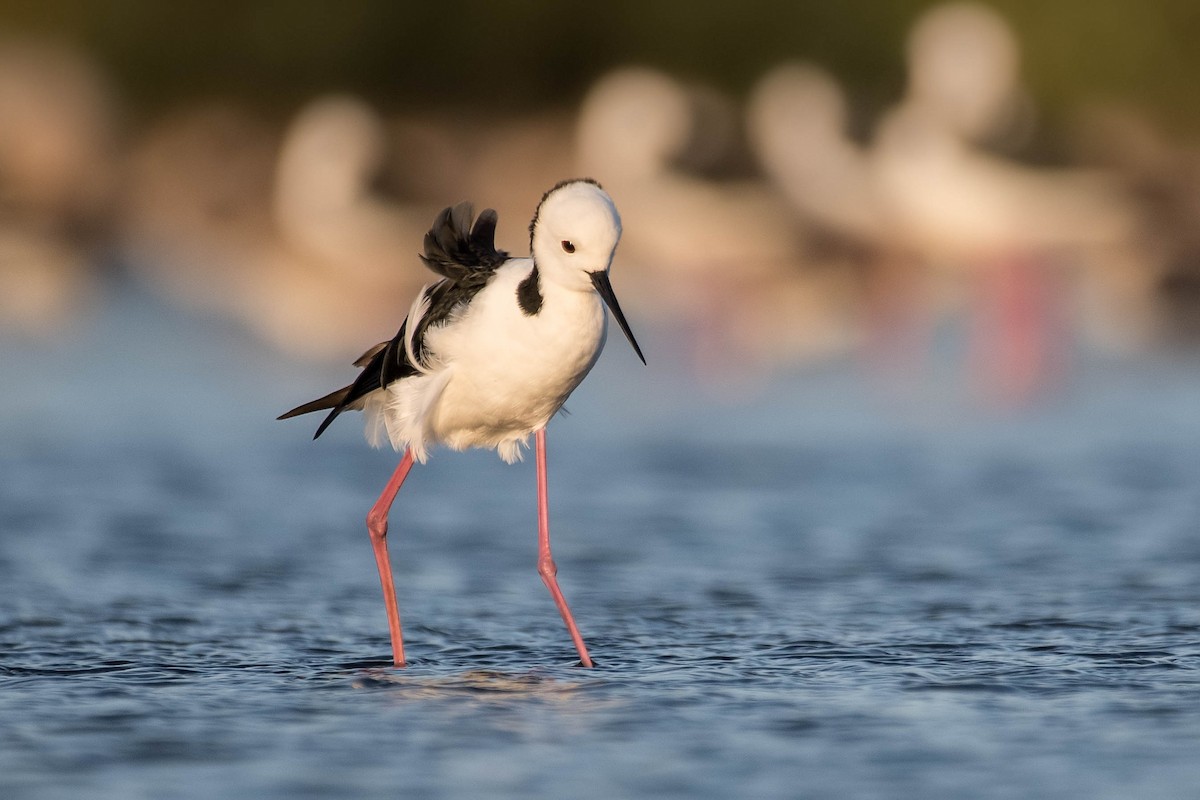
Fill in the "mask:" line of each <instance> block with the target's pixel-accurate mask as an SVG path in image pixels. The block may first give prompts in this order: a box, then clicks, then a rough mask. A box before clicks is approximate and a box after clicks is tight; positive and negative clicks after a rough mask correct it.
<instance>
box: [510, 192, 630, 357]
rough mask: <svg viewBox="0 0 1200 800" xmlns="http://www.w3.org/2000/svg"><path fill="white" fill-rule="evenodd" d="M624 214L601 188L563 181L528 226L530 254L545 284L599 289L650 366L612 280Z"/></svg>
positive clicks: (539, 208)
mask: <svg viewBox="0 0 1200 800" xmlns="http://www.w3.org/2000/svg"><path fill="white" fill-rule="evenodd" d="M620 240H621V216H620V215H619V214H618V213H617V207H616V206H615V205H613V201H612V198H611V197H609V196H608V193H607V192H605V191H604V190H603V189H602V188H600V184H598V183H596V182H595V181H593V180H591V179H587V178H583V179H577V180H569V181H563V182H562V183H559V184H558V185H557V186H555V187H554V188H553V189H551V190H550V191H548V192H546V194H545V195H544V196H543V197H542V202H541V203H539V204H538V207H537V211H536V212H535V213H534V215H533V222H531V223H529V250H530V253H531V254H532V255H533V261H534V264H536V265H537V271H538V274H539V275H540V276H541V279H542V280H545V281H548V282H551V283H554V284H557V285H559V286H562V287H564V288H568V289H574V290H576V291H592V290H594V291H595V292H596V293H597V294H599V295H600V298H601V299H602V300H604V303H605V305H607V306H608V309H609V311H611V312H612V315H613V318H615V319H616V321H617V324H618V325H620V326H621V330H622V331H624V332H625V336H626V337H628V339H629V343H630V344H632V345H633V349H634V351H636V352H637V354H638V357H639V358H641V359H642V361H643V362H645V360H646V359H645V357H643V356H642V350H641V348H640V347H638V344H637V341H636V340H635V339H634V338H633V333H632V332H630V330H629V324H628V323H627V322H626V321H625V315H624V314H623V313H621V306H620V305H619V304H618V303H617V297H616V295H615V294H614V293H613V289H612V284H611V283H610V282H609V279H608V270H609V268H610V267H611V266H612V260H613V254H614V253H615V252H616V250H617V242H619V241H620Z"/></svg>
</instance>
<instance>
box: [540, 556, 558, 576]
mask: <svg viewBox="0 0 1200 800" xmlns="http://www.w3.org/2000/svg"><path fill="white" fill-rule="evenodd" d="M537 571H538V574H539V575H541V576H542V577H543V578H553V577H554V576H555V575H557V574H558V565H557V564H555V563H554V559H552V558H539V559H538V565H537Z"/></svg>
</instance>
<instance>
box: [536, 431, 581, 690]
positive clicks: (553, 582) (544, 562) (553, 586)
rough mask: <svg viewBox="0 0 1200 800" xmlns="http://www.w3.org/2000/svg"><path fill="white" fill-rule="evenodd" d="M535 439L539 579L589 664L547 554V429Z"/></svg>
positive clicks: (548, 545) (548, 514)
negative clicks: (547, 590)
mask: <svg viewBox="0 0 1200 800" xmlns="http://www.w3.org/2000/svg"><path fill="white" fill-rule="evenodd" d="M535 438H536V441H537V479H538V574H539V575H541V576H542V582H543V583H545V584H546V588H547V589H549V590H550V595H551V596H552V597H553V598H554V604H555V605H556V606H558V612H559V613H560V614H562V618H563V622H565V623H567V631H568V632H569V633H570V634H571V639H572V641H574V642H575V649H576V650H578V651H579V661H580V663H581V664H583V666H585V667H590V666H592V659H591V656H589V655H588V651H587V647H586V646H585V645H584V643H583V637H582V636H580V635H579V628H577V627H575V618H574V617H572V616H571V609H570V608H568V607H567V601H566V598H564V597H563V593H562V590H561V589H559V588H558V578H556V577H555V576H556V575H557V574H558V567H557V566H555V564H554V556H552V555H551V554H550V507H549V503H548V501H547V497H546V495H547V485H548V482H547V480H546V429H545V428H542V429H541V430H539V431H538V432H537V433H536V434H535Z"/></svg>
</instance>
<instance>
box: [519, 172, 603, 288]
mask: <svg viewBox="0 0 1200 800" xmlns="http://www.w3.org/2000/svg"><path fill="white" fill-rule="evenodd" d="M620 239H621V217H620V215H619V214H617V207H616V206H615V205H613V201H612V198H611V197H609V196H608V193H607V192H605V191H604V190H603V189H602V188H600V185H599V184H598V183H596V182H595V181H593V180H589V179H579V180H570V181H563V182H562V183H559V184H558V185H557V186H555V187H554V188H553V189H551V190H550V191H548V192H546V194H545V195H543V197H542V202H541V203H539V204H538V207H537V211H536V212H535V213H534V215H533V222H531V223H530V224H529V249H530V252H531V253H532V255H533V260H534V262H535V263H536V264H537V265H538V272H539V273H541V275H542V276H543V278H544V279H545V280H549V281H553V282H555V283H558V284H561V285H564V286H566V287H569V288H574V289H581V290H587V289H591V288H592V284H591V282H590V280H589V279H588V274H589V273H592V272H596V271H597V270H603V271H606V270H608V268H609V266H610V265H611V264H612V258H613V253H614V252H615V251H616V249H617V242H618V241H620Z"/></svg>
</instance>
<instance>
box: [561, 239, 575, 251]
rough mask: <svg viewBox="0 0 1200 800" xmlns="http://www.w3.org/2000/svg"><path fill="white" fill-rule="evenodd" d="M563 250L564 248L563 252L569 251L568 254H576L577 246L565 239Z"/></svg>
mask: <svg viewBox="0 0 1200 800" xmlns="http://www.w3.org/2000/svg"><path fill="white" fill-rule="evenodd" d="M562 248H563V250H565V251H567V252H568V253H574V252H575V245H574V243H573V242H571V241H570V240H569V239H563V242H562Z"/></svg>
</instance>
